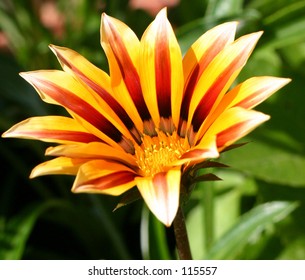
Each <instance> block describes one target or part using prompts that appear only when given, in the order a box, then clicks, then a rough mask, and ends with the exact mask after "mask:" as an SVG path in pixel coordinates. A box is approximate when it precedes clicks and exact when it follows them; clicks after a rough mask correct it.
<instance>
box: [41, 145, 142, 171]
mask: <svg viewBox="0 0 305 280" xmlns="http://www.w3.org/2000/svg"><path fill="white" fill-rule="evenodd" d="M46 155H48V156H65V157H71V158H84V159H86V158H87V159H103V160H110V161H116V162H121V163H124V164H125V165H128V166H133V167H135V166H137V164H136V161H135V157H134V156H132V155H131V154H128V153H125V152H124V151H122V150H118V149H115V148H113V147H111V146H109V145H107V144H105V143H101V142H91V143H88V144H77V145H73V144H72V145H60V146H56V147H49V148H48V149H47V151H46Z"/></svg>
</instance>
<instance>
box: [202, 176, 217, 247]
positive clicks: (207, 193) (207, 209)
mask: <svg viewBox="0 0 305 280" xmlns="http://www.w3.org/2000/svg"><path fill="white" fill-rule="evenodd" d="M203 208H204V227H205V229H204V231H205V247H206V250H209V249H210V248H211V246H212V244H213V241H214V189H213V183H211V182H210V183H208V184H206V185H205V186H203Z"/></svg>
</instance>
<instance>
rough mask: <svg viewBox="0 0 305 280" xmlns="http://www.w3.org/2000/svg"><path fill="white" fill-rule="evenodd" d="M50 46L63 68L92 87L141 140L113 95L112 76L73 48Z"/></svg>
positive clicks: (103, 103)
mask: <svg viewBox="0 0 305 280" xmlns="http://www.w3.org/2000/svg"><path fill="white" fill-rule="evenodd" d="M50 48H51V50H52V51H53V52H54V53H55V55H56V56H57V58H58V60H59V62H60V63H61V65H62V67H63V69H64V70H65V71H66V72H67V73H70V74H72V75H74V76H75V77H76V78H78V80H79V81H80V82H82V83H83V84H85V85H86V86H88V87H89V88H91V89H92V90H93V91H94V92H95V93H96V94H97V95H98V96H99V97H100V98H97V101H98V102H99V103H101V104H100V105H101V106H103V107H106V108H107V107H108V105H109V107H110V108H111V110H112V111H113V112H115V114H116V115H117V116H118V117H119V119H120V120H121V121H122V123H123V124H124V125H125V126H126V128H127V130H128V131H131V132H133V136H135V138H136V139H137V140H140V136H139V134H138V132H137V131H136V129H135V125H134V123H133V121H132V120H131V118H130V117H129V116H128V114H127V113H126V111H125V109H124V108H123V107H122V106H121V105H120V103H119V102H118V101H117V100H116V99H115V96H114V95H113V92H112V88H111V85H110V77H109V76H108V75H107V74H106V73H105V72H104V71H102V70H101V69H99V68H97V67H96V66H95V65H93V64H92V63H90V62H89V61H88V60H87V59H85V58H84V57H83V56H81V55H80V54H78V53H77V52H75V51H73V50H70V49H68V48H63V47H58V46H54V45H50ZM102 101H104V102H102ZM106 104H107V105H106ZM111 110H109V113H110V114H111V115H112V117H113V118H115V114H114V113H113V112H111Z"/></svg>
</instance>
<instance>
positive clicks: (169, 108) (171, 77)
mask: <svg viewBox="0 0 305 280" xmlns="http://www.w3.org/2000/svg"><path fill="white" fill-rule="evenodd" d="M140 77H141V85H142V88H143V94H144V98H145V101H146V104H147V106H148V109H149V110H150V113H151V116H152V118H153V120H154V122H155V124H156V125H159V124H160V118H161V124H160V128H161V129H162V130H163V131H164V132H170V133H171V132H172V130H173V128H172V124H171V122H172V123H173V124H174V125H175V126H176V127H177V126H178V121H179V116H180V107H181V101H182V89H183V72H182V55H181V50H180V47H179V44H178V42H177V39H176V36H175V34H174V31H173V29H172V27H171V25H170V23H169V21H168V20H167V17H166V9H163V10H161V11H160V12H159V14H158V15H157V17H156V19H155V20H154V21H153V22H152V23H151V25H150V26H149V27H148V28H147V29H146V31H145V33H144V34H143V37H142V39H141V54H140ZM168 119H170V120H168Z"/></svg>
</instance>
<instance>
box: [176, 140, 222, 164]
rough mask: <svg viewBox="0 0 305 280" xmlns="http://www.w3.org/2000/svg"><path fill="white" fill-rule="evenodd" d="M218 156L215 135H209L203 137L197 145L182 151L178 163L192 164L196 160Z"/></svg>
mask: <svg viewBox="0 0 305 280" xmlns="http://www.w3.org/2000/svg"><path fill="white" fill-rule="evenodd" d="M217 157H219V153H218V149H217V145H216V137H215V136H211V137H209V138H205V141H202V142H200V143H199V144H198V145H196V146H194V147H192V148H191V149H190V150H189V151H187V152H186V153H184V154H183V155H182V156H181V157H180V159H179V160H178V163H179V164H184V163H188V164H194V163H196V162H198V161H203V160H206V159H210V158H217Z"/></svg>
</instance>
